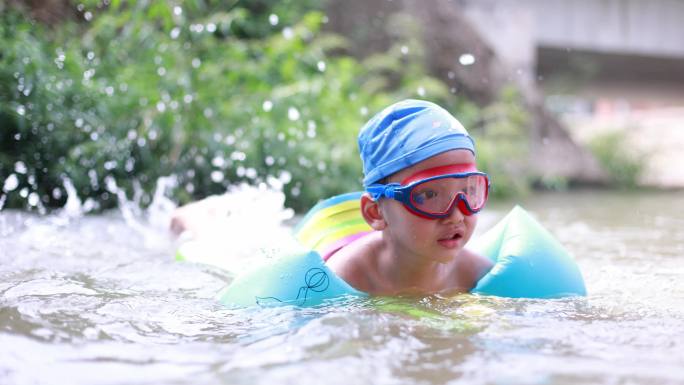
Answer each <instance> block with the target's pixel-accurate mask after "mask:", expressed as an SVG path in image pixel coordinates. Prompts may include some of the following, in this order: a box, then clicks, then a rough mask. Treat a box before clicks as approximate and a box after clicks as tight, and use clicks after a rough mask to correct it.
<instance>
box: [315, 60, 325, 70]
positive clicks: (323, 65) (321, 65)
mask: <svg viewBox="0 0 684 385" xmlns="http://www.w3.org/2000/svg"><path fill="white" fill-rule="evenodd" d="M316 67H318V70H319V71H321V72H323V71H325V62H324V61H323V60H321V61H319V62H318V64H316Z"/></svg>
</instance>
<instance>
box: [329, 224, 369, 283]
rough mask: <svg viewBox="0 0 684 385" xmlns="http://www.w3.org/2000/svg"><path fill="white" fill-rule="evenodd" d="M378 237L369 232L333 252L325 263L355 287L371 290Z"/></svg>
mask: <svg viewBox="0 0 684 385" xmlns="http://www.w3.org/2000/svg"><path fill="white" fill-rule="evenodd" d="M378 242H380V239H379V237H377V236H376V234H374V233H372V234H369V235H367V236H365V237H363V238H361V239H358V240H356V241H354V242H352V243H351V244H349V245H347V246H345V247H343V248H342V249H340V251H338V252H336V253H335V254H333V255H332V256H331V257H330V259H329V260H328V261H327V262H326V265H327V266H328V267H329V268H330V269H331V270H332V271H333V272H334V273H335V274H337V275H338V276H339V277H340V278H342V279H343V280H345V281H346V282H347V283H348V284H350V285H351V286H353V287H354V288H355V289H358V290H361V291H365V292H368V291H371V290H372V288H373V286H374V285H373V281H374V278H373V277H375V276H376V275H377V264H376V263H375V262H376V258H375V256H376V254H377V253H376V250H377V248H378Z"/></svg>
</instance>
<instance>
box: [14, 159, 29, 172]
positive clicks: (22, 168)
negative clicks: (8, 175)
mask: <svg viewBox="0 0 684 385" xmlns="http://www.w3.org/2000/svg"><path fill="white" fill-rule="evenodd" d="M14 171H15V172H17V173H19V174H26V172H27V171H28V168H27V167H26V163H24V162H22V161H18V162H17V163H15V164H14Z"/></svg>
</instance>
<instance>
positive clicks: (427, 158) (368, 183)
mask: <svg viewBox="0 0 684 385" xmlns="http://www.w3.org/2000/svg"><path fill="white" fill-rule="evenodd" d="M358 142H359V151H360V155H361V160H362V161H363V170H364V180H363V184H364V188H365V190H366V193H365V194H364V195H363V196H362V197H361V212H362V215H363V217H364V219H365V220H366V222H367V223H368V224H369V225H370V226H371V228H373V229H374V230H376V231H374V232H372V233H370V234H369V235H367V236H364V237H363V238H360V239H358V240H356V241H354V242H352V243H351V244H349V245H347V246H345V247H344V248H342V249H340V250H339V251H338V252H336V253H335V254H334V255H333V256H332V257H331V258H330V259H329V260H328V262H327V265H328V266H329V267H330V269H331V270H332V271H334V272H335V273H336V274H337V275H339V276H340V277H341V278H342V279H344V280H345V281H346V282H347V283H349V284H350V285H351V286H353V287H354V288H356V289H358V290H361V291H363V292H366V293H369V294H371V295H396V294H418V295H421V294H437V293H440V294H446V295H449V294H455V293H460V292H468V291H470V290H471V289H472V288H473V287H474V286H475V285H476V283H477V281H478V280H479V279H480V278H481V277H482V276H484V275H485V274H486V273H487V272H488V271H489V270H490V269H491V267H492V262H491V261H490V260H489V259H487V258H485V257H483V256H480V255H477V254H475V253H473V252H471V251H468V250H466V249H464V246H465V244H466V243H467V242H468V240H469V239H470V237H471V235H472V233H473V230H474V229H475V225H476V223H477V216H476V215H475V214H476V213H477V212H478V211H479V210H480V209H482V207H483V206H484V204H485V202H486V200H487V194H488V191H489V180H488V177H487V175H486V174H484V173H482V172H479V171H477V169H476V167H475V149H474V144H473V140H472V139H471V138H470V136H469V135H468V132H467V131H466V130H465V128H463V126H462V125H461V124H460V123H459V122H458V121H457V120H456V119H455V118H454V117H453V116H451V114H449V113H448V112H447V111H446V110H444V109H443V108H441V107H439V106H437V105H436V104H434V103H430V102H426V101H420V100H405V101H402V102H399V103H396V104H393V105H391V106H389V107H387V108H386V109H385V110H383V111H382V112H380V113H379V114H377V115H376V116H375V117H373V118H372V119H371V120H370V121H369V122H368V123H366V125H365V126H364V127H363V128H362V129H361V131H360V133H359V137H358Z"/></svg>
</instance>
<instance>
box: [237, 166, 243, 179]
mask: <svg viewBox="0 0 684 385" xmlns="http://www.w3.org/2000/svg"><path fill="white" fill-rule="evenodd" d="M235 173H236V174H237V176H239V177H243V176H245V168H244V167H242V166H238V168H237V169H236V170H235Z"/></svg>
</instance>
